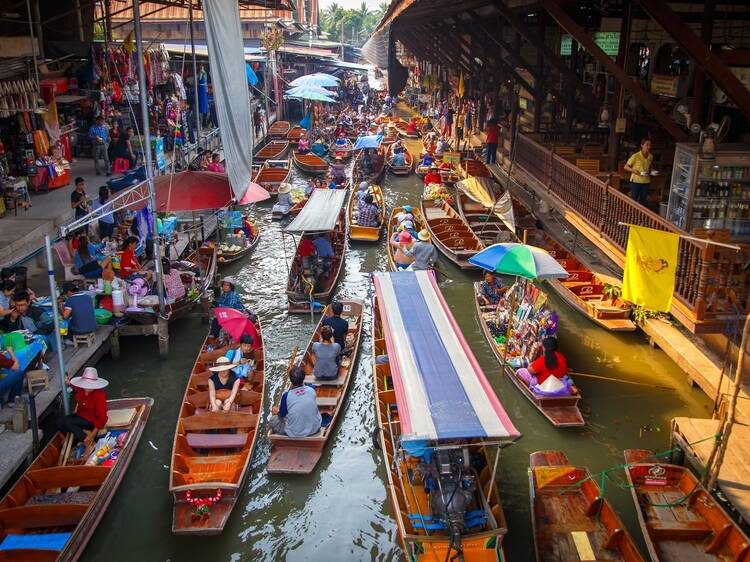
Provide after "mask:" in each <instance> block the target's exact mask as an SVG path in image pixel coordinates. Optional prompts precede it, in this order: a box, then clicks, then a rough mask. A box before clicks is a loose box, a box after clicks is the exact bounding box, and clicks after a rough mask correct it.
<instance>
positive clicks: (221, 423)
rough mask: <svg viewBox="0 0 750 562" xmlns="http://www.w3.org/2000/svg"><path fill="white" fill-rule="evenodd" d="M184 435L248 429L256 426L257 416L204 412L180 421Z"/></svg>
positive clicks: (240, 413)
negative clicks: (218, 430) (208, 431)
mask: <svg viewBox="0 0 750 562" xmlns="http://www.w3.org/2000/svg"><path fill="white" fill-rule="evenodd" d="M181 421H182V427H183V429H184V430H185V432H186V433H189V432H195V431H207V430H209V429H248V428H253V427H256V426H257V425H258V416H257V415H255V414H243V413H242V412H206V413H204V414H196V415H193V416H187V417H186V418H183V419H182V420H181Z"/></svg>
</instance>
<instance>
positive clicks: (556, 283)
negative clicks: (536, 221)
mask: <svg viewBox="0 0 750 562" xmlns="http://www.w3.org/2000/svg"><path fill="white" fill-rule="evenodd" d="M530 239H531V240H533V241H534V243H535V244H536V245H537V246H539V247H540V248H544V249H545V250H547V252H549V254H550V255H551V256H552V257H553V258H555V259H556V260H557V261H558V262H559V263H560V265H562V266H563V267H564V268H565V270H566V271H567V272H568V274H569V275H568V276H567V277H566V278H565V279H550V280H548V282H549V284H550V286H551V287H552V288H553V289H554V290H555V292H556V293H557V294H558V295H560V297H562V299H563V300H564V301H565V302H567V303H568V304H569V305H570V306H571V307H573V308H574V309H575V310H577V311H578V312H580V313H581V314H583V315H584V316H586V317H588V318H589V319H590V320H592V321H593V322H595V323H596V324H598V325H599V326H601V327H602V328H606V329H607V330H611V331H613V332H632V331H633V330H635V329H636V326H635V323H634V322H633V321H632V320H631V319H630V313H631V312H632V308H631V306H630V304H629V303H627V302H625V301H624V300H622V299H619V298H617V297H615V298H614V299H612V298H610V297H608V296H607V295H606V294H605V285H612V286H613V287H620V286H621V282H620V281H619V280H618V279H615V278H613V277H610V276H608V275H604V274H601V273H594V272H593V271H591V270H590V269H589V268H587V267H586V266H585V265H583V264H582V263H581V262H580V261H578V259H577V258H576V257H575V256H574V255H573V254H571V253H570V252H568V251H567V250H566V249H565V248H563V247H562V246H561V245H560V244H558V243H557V242H555V241H554V240H553V239H552V238H551V237H550V236H548V235H547V234H546V233H545V232H543V231H541V230H535V231H533V234H532V236H531V237H530Z"/></svg>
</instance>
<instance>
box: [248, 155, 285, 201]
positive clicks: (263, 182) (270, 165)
mask: <svg viewBox="0 0 750 562" xmlns="http://www.w3.org/2000/svg"><path fill="white" fill-rule="evenodd" d="M291 168H292V163H291V160H290V159H288V158H287V159H284V160H272V159H268V160H266V161H265V162H263V165H262V166H260V167H259V168H258V171H257V173H256V174H255V177H254V178H253V181H254V182H255V183H257V184H258V185H259V186H261V187H262V188H264V189H265V190H266V191H268V193H270V194H271V195H278V193H279V186H280V185H281V184H282V183H284V182H286V181H287V180H288V179H289V174H290V173H291Z"/></svg>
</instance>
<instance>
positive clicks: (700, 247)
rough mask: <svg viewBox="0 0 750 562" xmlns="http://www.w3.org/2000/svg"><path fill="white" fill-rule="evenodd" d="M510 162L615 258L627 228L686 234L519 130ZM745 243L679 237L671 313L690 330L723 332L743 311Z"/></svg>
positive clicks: (747, 279)
mask: <svg viewBox="0 0 750 562" xmlns="http://www.w3.org/2000/svg"><path fill="white" fill-rule="evenodd" d="M514 166H518V167H519V168H521V169H522V170H521V171H522V172H523V173H524V174H525V175H527V176H529V179H531V180H534V181H531V182H529V186H530V187H532V188H533V189H535V190H536V191H541V192H542V193H539V195H540V196H545V195H546V196H548V198H549V199H551V200H552V202H553V204H555V206H556V207H557V209H558V211H560V212H561V213H562V214H563V215H564V216H565V218H566V219H567V220H568V221H569V222H570V223H571V224H573V226H575V227H576V228H577V229H578V230H579V231H580V232H581V233H582V234H584V235H585V236H586V237H587V238H588V239H589V240H591V241H592V242H593V243H594V244H596V245H597V246H598V247H599V248H600V249H601V250H602V251H603V252H604V253H605V254H607V255H608V256H609V257H610V258H611V259H612V260H613V261H614V262H615V263H617V264H618V265H619V266H620V267H622V266H623V265H624V263H625V248H626V246H627V240H628V227H627V226H623V225H621V224H620V223H627V224H636V225H641V226H647V227H650V228H655V229H658V230H666V231H669V232H675V233H678V234H688V233H687V232H685V231H683V230H681V229H679V228H677V227H676V226H675V225H673V224H672V223H670V222H668V221H666V220H665V219H664V218H662V217H660V216H659V215H657V214H656V213H653V212H652V211H650V210H648V209H647V208H645V207H644V206H642V205H639V204H638V203H636V202H634V201H633V200H632V199H630V198H629V197H628V196H627V195H625V194H623V193H620V192H619V191H617V190H616V189H614V188H612V187H611V186H609V185H608V184H607V183H606V182H604V181H602V180H600V179H597V178H596V177H594V176H592V175H591V174H589V173H587V172H585V171H583V170H581V169H579V168H578V167H576V166H575V165H574V164H572V163H571V162H568V161H567V160H565V159H564V158H563V157H561V156H558V155H556V154H554V152H553V151H552V150H551V149H549V148H547V147H545V146H543V145H541V144H539V143H537V142H536V141H534V140H532V139H531V138H529V137H528V136H527V135H524V134H519V136H518V141H517V144H516V147H515V163H514ZM748 263H750V247H748V246H742V249H741V250H740V251H735V250H733V249H730V248H726V247H722V246H717V245H716V244H713V243H712V242H710V241H708V240H707V241H705V242H703V241H700V242H699V241H695V240H687V239H685V238H680V244H679V255H678V263H677V275H676V279H675V290H674V296H675V298H674V299H673V301H672V309H671V311H670V312H671V313H672V315H673V316H674V317H675V318H676V319H677V320H678V321H679V322H681V323H682V324H683V325H684V326H685V327H686V328H688V329H689V330H690V331H691V332H693V333H712V332H723V331H724V329H725V327H726V322H727V320H728V319H730V318H733V317H734V316H735V314H736V313H737V311H738V310H739V311H740V312H741V314H742V316H744V315H745V314H747V313H748V297H749V296H750V272H746V271H745V265H746V264H748Z"/></svg>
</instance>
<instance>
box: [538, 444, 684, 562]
mask: <svg viewBox="0 0 750 562" xmlns="http://www.w3.org/2000/svg"><path fill="white" fill-rule="evenodd" d="M529 464H530V467H529V493H530V495H531V521H532V524H533V528H534V547H535V550H536V559H537V562H570V561H572V560H591V561H594V560H602V561H603V560H619V561H621V562H643V557H642V556H641V553H640V552H639V551H638V548H637V547H636V546H635V543H634V542H633V538H632V537H631V536H630V533H628V531H627V529H626V527H625V525H623V523H622V521H621V520H620V518H619V517H618V515H617V513H616V512H615V511H614V509H612V506H611V505H610V503H609V502H608V501H607V500H606V499H604V497H603V491H602V490H601V489H600V488H599V484H597V481H596V480H594V479H592V478H591V473H590V472H589V470H588V469H587V468H586V467H580V466H572V465H571V464H570V462H569V461H568V458H567V457H566V456H565V454H564V453H562V452H560V451H537V452H536V453H532V454H531V456H530V462H529ZM684 560H685V562H687V561H688V560H697V559H695V558H693V559H691V558H685V559H684Z"/></svg>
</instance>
